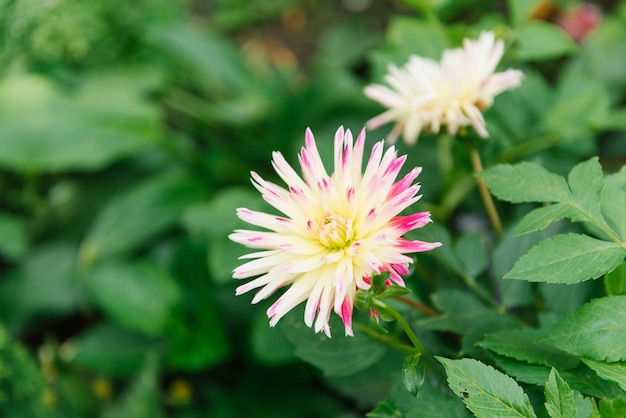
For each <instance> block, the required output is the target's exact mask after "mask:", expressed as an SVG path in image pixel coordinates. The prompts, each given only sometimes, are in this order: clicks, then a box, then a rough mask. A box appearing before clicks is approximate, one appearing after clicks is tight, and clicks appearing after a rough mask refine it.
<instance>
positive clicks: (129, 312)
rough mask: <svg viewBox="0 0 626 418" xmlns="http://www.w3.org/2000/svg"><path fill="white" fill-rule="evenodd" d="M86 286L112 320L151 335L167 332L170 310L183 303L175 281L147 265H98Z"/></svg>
mask: <svg viewBox="0 0 626 418" xmlns="http://www.w3.org/2000/svg"><path fill="white" fill-rule="evenodd" d="M87 287H88V290H89V292H90V293H91V295H92V296H93V298H94V299H95V301H96V303H97V305H98V306H99V307H100V308H101V309H102V310H103V311H104V312H105V313H106V314H107V315H108V316H109V317H110V318H111V319H112V320H114V321H115V322H117V323H118V324H120V325H122V326H125V327H127V328H129V329H132V330H134V331H137V332H140V333H142V334H145V335H148V336H156V335H160V334H161V333H162V332H163V331H164V327H165V324H166V321H167V320H168V318H169V314H170V310H171V309H172V308H173V307H174V305H175V304H176V303H178V302H179V301H180V291H179V288H178V286H177V284H176V282H175V281H174V280H173V279H172V278H171V277H170V276H169V275H168V274H167V273H166V272H165V271H163V270H161V269H159V268H158V267H157V266H154V265H151V264H148V263H140V264H124V263H120V262H117V263H110V264H104V265H101V266H98V267H97V268H96V269H94V270H92V271H91V272H90V275H89V278H88V280H87Z"/></svg>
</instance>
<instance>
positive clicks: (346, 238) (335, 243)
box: [309, 212, 354, 250]
mask: <svg viewBox="0 0 626 418" xmlns="http://www.w3.org/2000/svg"><path fill="white" fill-rule="evenodd" d="M309 226H310V228H309V229H310V231H311V234H312V235H313V236H314V237H315V238H317V239H318V240H319V241H320V243H321V244H322V245H323V246H325V247H327V248H330V249H333V250H336V249H341V248H346V247H347V246H348V245H349V244H350V243H351V241H352V239H353V238H354V229H353V228H352V219H347V220H346V219H344V218H343V217H342V216H340V215H336V214H334V213H330V212H326V214H325V215H324V217H323V218H320V219H317V220H316V221H315V222H313V223H312V224H310V225H309Z"/></svg>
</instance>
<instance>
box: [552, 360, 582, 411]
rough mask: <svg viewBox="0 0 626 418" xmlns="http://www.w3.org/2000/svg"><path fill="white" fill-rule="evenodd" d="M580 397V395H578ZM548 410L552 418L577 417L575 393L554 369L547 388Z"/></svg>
mask: <svg viewBox="0 0 626 418" xmlns="http://www.w3.org/2000/svg"><path fill="white" fill-rule="evenodd" d="M578 395H579V396H580V394H578ZM545 396H546V403H545V406H546V410H547V411H548V415H550V417H551V418H571V417H575V416H576V415H577V410H576V404H575V403H574V391H573V390H572V389H570V387H569V386H568V384H567V383H566V382H565V381H564V380H563V379H562V378H561V376H560V375H559V372H557V371H556V370H555V369H554V368H553V369H552V370H550V376H549V377H548V381H547V382H546V387H545Z"/></svg>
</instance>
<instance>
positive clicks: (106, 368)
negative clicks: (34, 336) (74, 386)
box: [71, 323, 164, 377]
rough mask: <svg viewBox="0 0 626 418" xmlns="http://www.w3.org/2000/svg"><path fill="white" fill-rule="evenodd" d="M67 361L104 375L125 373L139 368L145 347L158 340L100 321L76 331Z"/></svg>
mask: <svg viewBox="0 0 626 418" xmlns="http://www.w3.org/2000/svg"><path fill="white" fill-rule="evenodd" d="M71 347H72V348H73V349H74V350H73V357H72V359H71V364H73V365H76V366H81V367H85V368H87V369H89V370H91V371H93V372H95V373H98V374H103V375H106V376H120V377H125V376H129V375H132V374H134V373H136V372H137V371H139V370H140V368H141V365H142V362H143V359H144V356H145V355H146V352H147V351H149V350H154V349H159V348H164V347H163V344H162V343H159V342H157V341H155V340H154V339H151V338H147V337H144V336H141V335H138V334H135V333H132V332H130V331H128V330H126V329H124V328H120V327H118V326H115V325H112V324H108V323H100V324H98V325H96V326H94V327H92V328H89V329H88V330H86V331H85V332H83V333H82V334H80V335H79V336H78V337H77V338H76V339H75V340H74V341H73V343H72V346H71Z"/></svg>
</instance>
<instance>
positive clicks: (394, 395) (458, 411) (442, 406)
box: [389, 373, 470, 418]
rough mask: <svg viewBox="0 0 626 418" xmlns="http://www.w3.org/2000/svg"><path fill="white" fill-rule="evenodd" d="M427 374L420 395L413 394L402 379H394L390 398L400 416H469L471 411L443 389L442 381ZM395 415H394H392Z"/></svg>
mask: <svg viewBox="0 0 626 418" xmlns="http://www.w3.org/2000/svg"><path fill="white" fill-rule="evenodd" d="M429 374H430V373H427V374H426V381H425V382H424V386H423V387H422V389H421V390H420V393H419V396H417V397H415V396H413V395H411V394H410V393H409V392H408V391H407V390H406V389H405V388H404V385H403V384H402V382H401V381H400V379H399V378H398V379H397V380H396V381H394V384H393V386H392V388H391V392H390V394H389V399H390V400H392V401H393V403H394V405H395V406H396V411H397V413H398V414H399V415H398V418H400V417H402V418H409V417H424V418H467V417H469V416H470V413H469V412H468V411H467V409H466V408H465V407H464V405H463V403H462V402H461V400H460V399H459V398H457V397H456V396H452V395H451V394H450V393H449V392H447V393H444V392H443V391H442V389H443V388H442V387H441V383H439V382H433V380H434V379H429ZM392 416H393V415H392Z"/></svg>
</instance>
